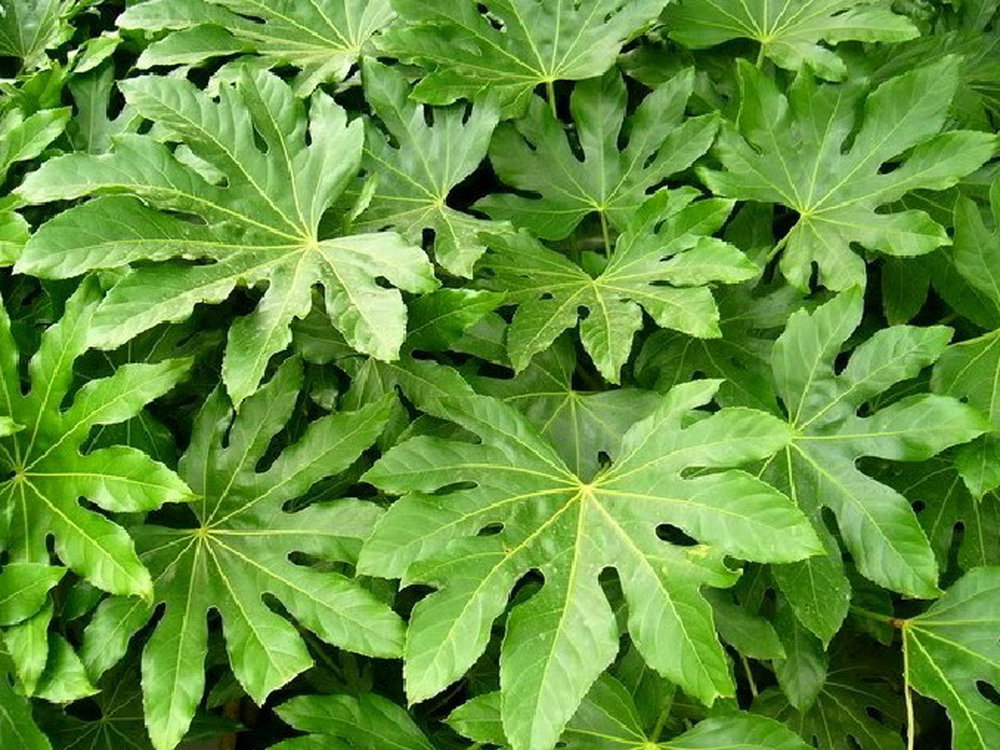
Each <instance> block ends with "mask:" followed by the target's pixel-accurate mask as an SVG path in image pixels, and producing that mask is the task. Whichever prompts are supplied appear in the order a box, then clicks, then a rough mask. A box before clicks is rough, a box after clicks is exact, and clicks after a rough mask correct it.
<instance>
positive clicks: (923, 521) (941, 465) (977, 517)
mask: <svg viewBox="0 0 1000 750" xmlns="http://www.w3.org/2000/svg"><path fill="white" fill-rule="evenodd" d="M972 444H973V445H974V444H975V443H972ZM963 448H964V446H960V447H959V448H958V449H957V450H962V449H963ZM950 453H953V451H952V452H950ZM878 476H879V478H880V479H882V480H883V481H884V482H885V483H886V484H889V485H891V486H892V487H894V488H895V489H896V490H898V491H899V493H900V494H902V495H903V496H904V497H906V498H908V499H909V500H910V501H911V502H913V503H919V504H920V506H919V510H918V512H917V518H919V519H920V525H921V526H923V527H924V531H925V532H926V533H927V538H928V539H929V540H930V543H931V547H933V548H934V555H935V557H937V561H938V565H939V566H940V567H941V569H942V570H948V566H949V563H951V562H952V561H954V562H955V563H956V564H957V566H958V569H959V570H960V571H962V572H968V571H970V570H972V569H973V568H977V567H981V566H987V565H994V566H996V565H1000V492H998V491H997V490H991V491H990V492H987V493H986V494H984V495H983V496H982V497H979V498H973V496H972V495H971V493H970V492H969V489H968V487H966V486H965V483H964V482H963V481H962V477H961V476H960V475H959V473H958V471H957V469H956V462H955V460H954V457H953V455H949V453H945V454H942V455H939V456H935V457H934V458H932V459H930V460H929V461H924V462H922V463H917V464H896V465H892V466H890V467H887V468H884V469H883V470H882V471H880V472H879V474H878ZM956 547H957V553H954V554H953V552H954V550H955V548H956Z"/></svg>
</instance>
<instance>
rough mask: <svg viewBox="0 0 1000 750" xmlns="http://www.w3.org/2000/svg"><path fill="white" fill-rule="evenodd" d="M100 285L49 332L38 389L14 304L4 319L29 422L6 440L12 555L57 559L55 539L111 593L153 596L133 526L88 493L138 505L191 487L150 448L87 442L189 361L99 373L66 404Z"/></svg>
mask: <svg viewBox="0 0 1000 750" xmlns="http://www.w3.org/2000/svg"><path fill="white" fill-rule="evenodd" d="M99 301H100V291H99V289H98V287H97V284H96V282H95V281H93V280H87V281H85V282H84V283H83V285H82V286H81V287H80V289H79V290H78V291H77V292H76V293H75V294H74V295H73V297H72V298H71V299H70V301H69V302H68V303H67V305H66V312H65V314H64V315H63V317H62V319H61V320H60V321H59V322H58V323H56V324H55V325H53V326H52V327H50V328H49V329H48V330H47V331H46V332H45V334H44V335H43V336H42V343H41V346H40V348H39V350H38V352H37V353H35V354H34V356H33V357H32V358H31V362H30V363H29V365H28V376H29V390H28V391H27V392H26V393H25V392H24V391H23V389H22V387H21V376H20V372H21V370H20V358H21V356H22V355H21V354H20V353H19V352H18V351H17V348H16V345H15V343H14V341H13V339H12V338H11V335H10V321H9V319H8V317H7V314H6V312H3V313H2V317H0V356H2V357H3V360H2V362H0V378H2V384H0V386H2V389H3V393H2V399H3V400H2V402H0V409H2V410H3V411H4V412H6V414H7V415H8V416H9V418H10V419H11V420H12V421H13V422H14V423H15V424H17V425H18V426H19V428H20V429H19V430H17V431H15V432H14V433H13V434H11V435H8V436H7V437H4V438H3V439H2V449H0V462H2V465H3V470H4V472H5V473H6V476H7V477H8V478H7V479H6V480H5V481H4V482H3V484H2V485H0V498H2V501H0V502H2V506H3V516H4V542H3V546H4V548H5V549H6V552H7V555H9V559H10V561H11V562H16V563H36V564H44V563H48V562H49V550H48V545H47V542H46V540H47V538H48V536H49V535H50V534H51V535H53V536H54V538H55V554H56V556H57V557H58V559H59V560H60V561H61V562H62V563H63V564H64V565H66V566H67V567H69V568H71V569H72V570H74V571H75V572H76V573H78V574H79V575H81V576H82V577H84V578H85V579H87V580H88V581H89V582H91V583H92V584H94V585H95V586H98V587H100V588H102V589H104V590H106V591H110V592H112V593H116V594H137V595H141V596H144V597H148V596H149V595H150V593H151V591H152V587H151V583H150V577H149V573H148V572H147V571H146V569H145V567H143V565H142V564H141V563H140V562H139V559H138V557H137V556H136V554H135V551H134V548H133V544H132V540H131V539H130V538H129V536H128V534H126V533H125V531H124V529H122V528H121V527H120V526H117V525H116V524H114V523H113V522H112V521H111V520H109V519H108V518H107V517H105V516H104V515H102V514H100V513H97V512H95V511H93V510H91V509H88V508H86V507H85V506H83V505H82V504H81V503H80V498H86V499H87V500H88V501H90V502H92V503H94V504H96V505H97V506H99V507H100V508H103V509H105V510H108V511H126V512H135V511H143V510H151V509H153V508H157V507H159V506H160V505H162V504H163V503H165V502H178V501H181V500H184V499H186V498H188V497H189V496H190V490H188V488H187V487H186V486H185V484H184V482H182V481H181V480H180V479H179V478H178V477H177V475H175V474H174V473H173V472H172V471H170V470H169V469H167V468H166V467H165V466H163V465H162V464H159V463H157V462H155V461H153V460H152V459H151V458H149V457H148V456H147V455H146V454H144V453H142V452H141V451H138V450H135V449H132V448H128V447H125V446H113V447H106V448H99V449H97V450H93V451H90V452H88V453H81V452H80V449H81V446H82V445H83V444H84V442H85V441H86V440H87V438H88V436H89V435H90V431H91V428H93V427H95V426H97V425H103V424H114V423H117V422H121V421H124V420H127V419H129V418H130V417H132V416H134V415H135V414H136V413H137V412H139V410H140V409H142V407H143V406H145V404H146V403H147V402H149V401H151V400H152V399H154V398H156V397H158V396H160V395H162V394H164V393H166V392H167V391H169V390H170V389H171V388H173V386H174V385H175V384H176V383H177V381H178V380H180V379H181V378H182V377H183V376H184V374H185V373H186V371H187V369H188V366H189V364H190V363H189V362H188V361H185V360H176V359H175V360H166V361H164V362H161V363H159V364H154V365H142V364H136V365H126V366H123V367H120V368H118V369H117V370H116V371H115V373H114V374H113V375H111V376H110V377H107V378H102V379H99V380H92V381H90V382H89V383H87V384H86V385H85V386H84V387H83V388H81V389H80V390H79V391H77V392H76V394H75V395H73V396H72V399H71V403H70V405H69V406H68V407H67V408H65V409H64V408H63V403H64V401H65V400H66V399H67V396H68V395H69V393H68V391H69V389H70V386H71V384H72V381H73V360H75V359H76V358H77V357H78V356H80V355H81V354H82V353H83V352H84V350H85V349H86V335H87V330H88V328H89V327H90V326H91V325H92V324H93V319H94V315H95V313H96V309H97V306H98V303H99Z"/></svg>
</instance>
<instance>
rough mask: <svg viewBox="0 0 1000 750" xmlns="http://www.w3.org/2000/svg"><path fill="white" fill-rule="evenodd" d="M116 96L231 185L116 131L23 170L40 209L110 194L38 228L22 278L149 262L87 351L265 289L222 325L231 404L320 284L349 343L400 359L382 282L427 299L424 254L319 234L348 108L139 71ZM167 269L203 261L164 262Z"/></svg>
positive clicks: (355, 147) (348, 143) (356, 142)
mask: <svg viewBox="0 0 1000 750" xmlns="http://www.w3.org/2000/svg"><path fill="white" fill-rule="evenodd" d="M121 88H122V89H123V91H124V93H125V97H126V99H127V100H128V102H129V104H131V105H132V106H133V107H135V108H136V110H137V111H138V112H140V113H141V114H142V115H143V116H145V117H147V118H149V119H151V120H154V121H156V122H157V124H159V125H161V126H163V127H165V128H166V129H167V130H168V131H169V132H170V133H171V134H172V135H173V136H174V137H177V138H180V139H181V140H182V141H183V142H184V144H186V146H188V147H189V148H190V150H191V152H192V153H193V154H194V155H195V156H196V157H198V158H199V159H202V160H204V162H207V163H208V164H209V165H211V166H212V168H213V169H214V170H218V172H219V173H220V174H221V175H222V176H223V177H224V179H225V186H223V185H221V184H216V183H215V182H214V181H209V180H208V179H206V178H205V177H203V176H202V174H200V173H199V172H198V171H196V170H195V169H194V168H192V167H191V166H188V165H186V164H185V163H182V162H181V161H179V160H178V156H177V153H176V152H171V150H170V149H169V148H168V147H167V146H166V145H164V144H162V143H159V142H157V141H156V140H154V139H153V138H152V137H150V136H136V135H132V136H121V137H120V138H119V140H118V141H117V146H116V148H115V150H114V152H113V153H111V154H108V155H102V156H90V155H84V154H70V155H68V156H65V157H62V158H60V159H55V160H52V161H49V162H47V163H46V164H45V166H44V167H43V168H42V169H41V170H39V171H38V172H35V173H32V175H31V178H30V179H29V180H27V181H26V182H25V184H24V185H23V186H22V188H21V191H20V193H21V195H22V196H24V197H26V198H27V199H29V200H31V201H34V202H43V201H51V200H56V199H64V198H75V197H79V196H83V195H107V194H110V196H109V197H104V198H100V199H98V200H94V201H90V202H89V203H85V204H83V205H82V206H79V207H76V208H73V209H70V210H69V211H65V212H63V213H61V214H59V215H58V216H57V217H56V218H54V219H53V220H51V221H50V222H48V223H47V224H45V225H44V226H43V227H42V228H41V229H40V230H39V231H38V232H37V233H36V234H35V235H34V236H33V237H32V240H31V242H30V243H29V245H28V247H27V248H26V249H25V252H24V255H23V256H22V258H21V260H20V261H19V264H18V269H19V270H20V271H22V272H30V273H33V274H36V275H41V276H45V277H49V278H67V277H70V276H74V275H76V274H79V273H82V272H84V271H86V270H88V269H91V268H116V267H121V266H124V265H126V264H129V263H133V262H137V261H142V260H151V261H158V262H157V263H154V264H153V265H147V266H145V267H143V268H142V269H139V270H137V271H135V272H134V273H132V274H130V275H128V276H127V277H126V278H125V279H123V280H122V281H121V282H120V283H119V284H118V285H117V286H115V288H114V289H113V290H112V291H111V292H110V293H109V295H108V297H107V299H106V301H105V302H104V304H103V305H102V306H101V309H100V311H99V313H98V315H97V316H96V318H95V320H94V326H93V331H92V332H91V340H92V341H93V342H95V343H96V344H97V345H99V346H101V347H102V348H114V347H116V346H118V345H120V344H122V343H124V342H125V341H127V340H128V339H129V338H131V337H132V336H135V335H136V334H138V333H140V332H141V331H143V330H146V329H148V328H150V327H152V326H154V325H156V324H158V323H161V322H163V321H166V320H170V321H177V320H180V319H183V318H185V317H186V316H188V315H189V314H190V313H191V310H192V308H193V307H194V305H195V304H196V303H199V302H218V301H221V300H222V299H225V298H226V297H227V296H228V295H229V293H230V292H231V290H232V289H233V288H234V287H235V286H236V285H237V284H240V283H243V284H257V283H261V282H267V291H266V292H265V293H264V296H263V298H262V299H261V301H260V304H259V305H258V306H257V308H256V310H255V311H254V312H253V313H251V314H250V315H248V316H246V317H243V318H240V319H239V320H238V321H237V322H236V323H235V324H234V325H233V326H232V328H231V329H230V336H229V344H228V346H227V349H226V357H225V361H224V363H223V379H224V381H225V383H226V387H227V389H228V391H229V393H230V395H231V396H232V397H233V400H234V401H235V402H236V403H239V402H240V401H242V400H243V399H244V398H246V397H247V396H248V395H249V394H250V393H252V392H253V391H254V389H255V388H256V386H257V384H258V383H259V382H260V379H261V377H262V376H263V374H264V371H265V368H266V367H267V363H268V360H269V359H270V358H271V356H272V355H273V354H275V353H277V352H279V351H281V350H282V349H284V348H285V347H286V346H287V345H288V343H289V341H290V340H291V332H290V331H289V324H290V323H291V321H292V320H293V319H294V318H296V317H302V316H304V315H305V314H306V313H308V312H309V308H310V304H311V295H310V290H311V288H312V287H313V286H314V285H315V284H321V285H322V286H323V289H324V291H325V301H326V310H327V313H328V314H329V316H330V319H331V320H332V321H333V323H334V325H335V326H336V327H337V328H338V330H340V331H341V332H342V333H343V334H344V336H345V338H346V339H347V341H348V342H349V343H350V344H351V345H352V346H354V347H355V348H357V349H359V350H360V351H362V352H365V353H368V354H371V355H373V356H376V357H379V358H382V359H393V358H395V357H397V356H398V354H399V347H400V344H401V343H402V340H403V334H404V331H405V320H406V308H405V306H404V304H403V300H402V297H401V295H400V293H399V291H398V290H397V289H394V288H391V287H390V288H384V287H383V286H382V285H380V284H379V283H378V279H380V278H384V279H387V280H388V281H390V282H391V283H393V284H395V285H396V286H398V287H401V288H403V289H407V290H410V291H427V290H429V289H432V288H433V287H434V286H435V285H436V281H435V280H434V276H433V269H432V268H431V265H430V263H429V262H428V260H427V258H426V256H425V255H424V254H423V252H422V251H421V250H420V248H417V247H413V246H411V245H409V244H407V243H406V242H405V241H404V240H403V239H402V238H401V237H400V236H399V235H397V234H394V233H388V232H387V233H374V234H361V235H354V236H348V237H334V238H325V237H321V236H320V235H319V233H318V228H319V225H320V219H321V217H322V215H323V212H324V211H325V210H326V209H327V208H328V207H329V206H330V205H331V204H332V203H333V201H334V200H335V199H336V198H337V197H338V196H339V195H340V193H341V192H342V190H343V189H344V187H345V185H346V184H347V182H348V181H349V180H350V179H351V178H352V177H353V176H354V174H355V172H356V171H357V169H358V165H359V162H360V159H361V147H362V139H363V133H362V126H361V123H360V122H358V121H355V122H353V123H351V124H350V125H348V123H347V114H346V112H344V110H342V109H341V108H340V107H338V106H337V105H336V104H334V102H333V100H332V99H331V98H330V97H328V96H327V95H325V94H323V93H320V92H317V93H316V94H314V95H313V97H312V98H311V100H310V108H309V115H308V117H307V115H306V107H305V104H304V103H303V102H301V101H300V100H297V99H296V98H295V97H294V96H293V94H292V91H291V89H290V88H289V87H288V86H287V85H286V84H284V83H283V82H282V81H281V80H280V79H278V78H277V77H275V76H273V75H271V74H269V73H266V72H259V71H258V72H249V71H244V74H243V76H242V77H241V79H240V82H239V84H238V85H236V86H227V87H225V88H223V90H222V92H221V93H220V96H219V98H218V100H217V101H216V100H214V99H212V98H210V97H209V96H207V95H206V94H205V93H203V92H201V91H199V90H198V89H196V88H195V87H194V86H192V85H191V84H190V83H188V82H186V81H184V80H180V79H176V78H161V77H156V76H147V77H144V78H137V79H132V80H130V81H128V83H127V85H126V83H124V82H123V83H122V84H121ZM307 136H308V143H307ZM256 139H260V140H261V141H262V142H263V144H265V145H266V152H265V151H263V150H262V149H261V148H260V147H259V146H258V145H257V140H256ZM131 196H135V197H131ZM139 199H141V200H139ZM174 212H182V213H186V214H194V215H196V216H199V217H202V218H203V219H204V223H194V222H191V221H187V220H184V219H182V218H179V217H178V216H177V215H176V213H174ZM172 258H183V259H203V260H206V261H211V262H209V263H204V264H200V265H190V264H182V263H177V262H164V261H167V260H168V259H172Z"/></svg>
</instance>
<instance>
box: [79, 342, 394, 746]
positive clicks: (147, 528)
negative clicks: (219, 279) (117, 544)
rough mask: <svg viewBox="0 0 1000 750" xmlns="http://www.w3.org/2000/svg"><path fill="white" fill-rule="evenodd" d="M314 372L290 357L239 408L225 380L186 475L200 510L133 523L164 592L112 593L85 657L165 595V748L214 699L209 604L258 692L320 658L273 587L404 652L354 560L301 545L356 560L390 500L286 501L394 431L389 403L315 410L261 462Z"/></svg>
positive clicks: (158, 632) (330, 625)
mask: <svg viewBox="0 0 1000 750" xmlns="http://www.w3.org/2000/svg"><path fill="white" fill-rule="evenodd" d="M301 384H302V373H301V365H300V364H299V362H298V360H296V359H294V358H293V359H289V360H287V361H286V362H285V363H284V364H282V365H281V367H280V368H278V370H277V372H276V373H275V375H274V376H273V377H272V378H271V380H270V381H268V383H267V384H266V385H264V386H263V387H262V388H261V389H260V390H259V391H257V392H256V393H255V394H253V395H252V396H251V397H250V398H248V399H247V400H246V401H245V402H244V403H243V405H242V407H241V408H240V411H239V415H238V416H236V417H235V418H234V417H233V412H232V410H231V408H230V406H229V405H228V404H227V403H226V399H225V397H224V396H223V395H222V394H221V392H220V391H218V390H216V391H215V392H213V394H212V395H211V396H210V397H209V399H208V400H207V401H206V402H205V405H204V406H203V407H202V410H201V411H200V412H199V414H198V416H197V418H196V420H195V426H194V433H193V435H192V439H191V444H190V446H189V447H188V450H187V452H186V453H185V454H184V457H183V458H182V459H181V463H180V473H181V476H183V477H184V478H185V479H187V481H188V482H189V483H190V484H191V486H192V489H194V491H195V492H197V493H198V496H199V498H198V500H196V501H195V502H193V503H192V504H191V506H190V507H191V511H192V513H193V516H194V518H193V519H192V520H193V523H192V524H191V525H190V526H188V527H186V528H166V527H161V526H156V525H153V524H146V525H143V526H140V527H137V528H136V529H135V532H134V533H135V536H136V543H137V545H138V547H139V550H140V555H141V556H142V559H143V560H144V561H145V562H146V564H147V565H148V566H149V569H150V571H151V573H152V575H153V584H154V596H153V601H154V604H153V605H148V604H144V603H142V602H137V601H135V600H128V599H120V598H119V599H110V600H108V601H107V602H105V603H104V604H102V606H101V608H100V609H99V610H98V612H97V615H96V616H95V619H94V621H93V622H92V623H91V625H90V626H89V628H88V631H87V635H86V638H85V641H84V648H83V658H84V660H85V662H86V663H87V665H88V667H89V669H90V670H91V671H92V672H95V673H96V672H100V671H102V669H103V668H106V667H107V665H108V664H109V663H113V661H115V659H116V655H117V656H120V655H121V653H122V652H123V650H124V646H125V644H126V643H127V641H128V638H129V637H130V636H131V635H132V634H133V633H134V632H135V631H136V630H138V629H139V628H140V627H142V626H143V625H144V624H145V622H146V621H147V619H148V618H149V617H150V616H151V615H152V613H153V611H154V607H155V606H157V605H160V604H162V605H164V606H165V610H164V613H163V616H162V618H161V619H160V620H159V622H158V623H157V625H156V629H155V631H154V633H153V634H152V635H151V636H150V638H149V640H148V642H147V643H146V646H145V649H144V651H143V658H142V685H143V696H144V706H145V712H146V725H147V727H148V728H149V733H150V736H151V738H152V740H153V744H154V746H155V747H157V748H158V749H160V750H162V749H164V748H173V747H174V746H176V744H177V743H178V742H179V741H180V740H181V738H182V737H183V736H184V734H185V732H186V731H187V729H188V726H189V725H190V722H191V718H192V717H193V716H194V713H195V708H196V707H197V705H198V703H199V702H200V700H201V697H202V692H203V691H204V686H205V675H204V672H205V665H204V662H205V657H206V652H207V648H208V645H207V644H208V641H207V639H208V624H207V622H206V617H207V615H208V613H209V611H210V610H213V609H214V610H216V611H217V612H219V614H220V615H221V617H222V629H223V633H224V634H225V638H226V646H227V650H228V654H229V663H230V665H231V667H232V669H233V672H234V674H235V676H236V679H237V680H238V681H239V683H240V685H242V687H243V689H244V690H246V692H247V694H248V695H249V696H250V697H251V698H252V699H253V700H254V701H256V702H257V703H262V702H263V701H264V699H265V698H266V697H267V696H268V695H269V694H270V693H272V692H273V691H274V690H276V689H278V688H279V687H281V686H283V685H285V684H286V683H287V682H288V681H289V680H291V679H292V678H293V677H295V676H296V675H297V674H299V673H300V672H302V671H304V670H305V669H307V668H308V667H309V666H310V665H311V664H312V659H311V657H310V656H309V652H308V651H307V649H306V646H305V644H304V643H303V641H302V638H301V636H300V635H299V633H298V632H297V630H296V628H295V627H294V626H293V625H292V624H291V623H290V622H288V620H286V619H285V618H283V617H281V616H279V615H278V614H276V613H274V612H272V611H271V610H270V609H269V608H268V607H267V606H265V604H264V602H263V600H262V598H261V596H262V594H264V593H267V594H269V595H271V596H274V597H275V598H276V599H277V600H278V601H280V602H281V603H282V605H283V606H284V607H285V609H286V610H287V611H288V612H289V613H290V614H291V615H292V616H293V617H294V618H295V620H296V621H297V623H298V624H299V625H300V626H301V627H304V628H307V629H309V630H310V631H312V632H313V633H315V634H316V635H317V636H319V637H320V638H321V639H323V640H324V641H326V642H328V643H332V644H335V645H337V646H340V647H342V648H347V649H350V650H353V651H357V652H361V653H365V654H369V655H372V656H382V657H390V656H395V655H397V654H398V653H399V650H400V647H401V642H402V623H401V621H400V620H399V618H398V617H397V616H396V615H395V614H394V613H393V612H392V611H391V610H390V609H389V608H388V607H387V606H386V605H385V604H383V603H382V602H381V601H379V600H378V599H377V598H376V597H375V596H374V595H373V594H371V593H370V592H368V591H367V590H366V589H364V588H363V587H362V586H360V585H359V584H358V583H356V582H355V581H352V580H351V579H350V578H349V577H347V576H346V575H344V574H343V573H340V572H336V571H334V570H325V571H322V570H318V569H316V568H314V567H311V566H310V565H308V564H299V563H297V562H293V561H292V560H291V559H290V556H291V555H292V554H293V553H300V554H304V555H308V556H310V557H311V558H315V559H319V560H327V561H346V562H352V561H353V560H354V558H355V556H356V554H357V551H358V549H359V547H360V543H361V540H362V539H364V538H365V536H367V534H368V533H369V531H370V530H371V528H372V526H373V525H374V522H375V519H376V517H377V515H378V508H377V507H376V506H375V505H373V504H371V503H366V502H362V501H359V500H349V499H348V500H332V501H325V502H321V503H316V504H313V505H310V506H308V507H306V508H304V509H301V510H297V511H293V512H290V511H288V510H285V509H284V506H285V504H286V503H288V502H290V501H292V500H294V499H296V498H298V497H299V496H301V495H303V494H304V493H305V492H306V491H307V490H308V489H309V488H310V487H311V486H312V485H314V484H315V483H316V482H318V481H320V480H322V479H324V478H326V477H329V476H332V475H335V474H337V473H339V472H341V471H343V470H344V469H346V468H348V467H349V466H350V465H351V464H352V463H353V462H354V460H355V459H357V458H358V457H359V456H360V454H361V452H362V451H363V450H364V449H366V448H367V447H368V446H369V445H371V444H372V443H373V442H374V440H375V438H376V437H377V436H378V435H379V433H380V432H381V430H382V428H383V426H384V425H385V421H386V419H387V416H388V406H389V404H388V402H387V401H384V400H383V401H382V402H381V403H377V404H373V405H372V406H369V407H366V408H365V409H361V410H359V411H357V412H340V413H333V414H330V415H328V416H326V417H323V418H321V419H318V420H316V421H314V422H311V423H310V424H309V426H308V428H307V429H306V430H305V432H304V433H303V435H302V437H301V438H300V439H299V440H298V441H297V442H295V443H294V444H292V445H291V446H289V447H287V448H285V449H284V451H283V452H281V454H280V455H279V456H278V457H277V458H275V459H274V460H273V461H272V462H271V463H270V464H269V465H267V467H266V468H264V469H263V470H260V462H261V460H262V458H263V456H264V454H265V452H266V451H267V449H268V446H269V445H270V444H271V442H272V440H273V439H274V438H275V436H276V435H277V434H278V433H279V432H280V431H281V430H282V428H283V427H284V426H285V424H286V422H287V421H288V420H289V418H290V417H291V414H292V411H293V408H294V406H295V402H296V399H297V397H298V394H299V389H300V388H301Z"/></svg>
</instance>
